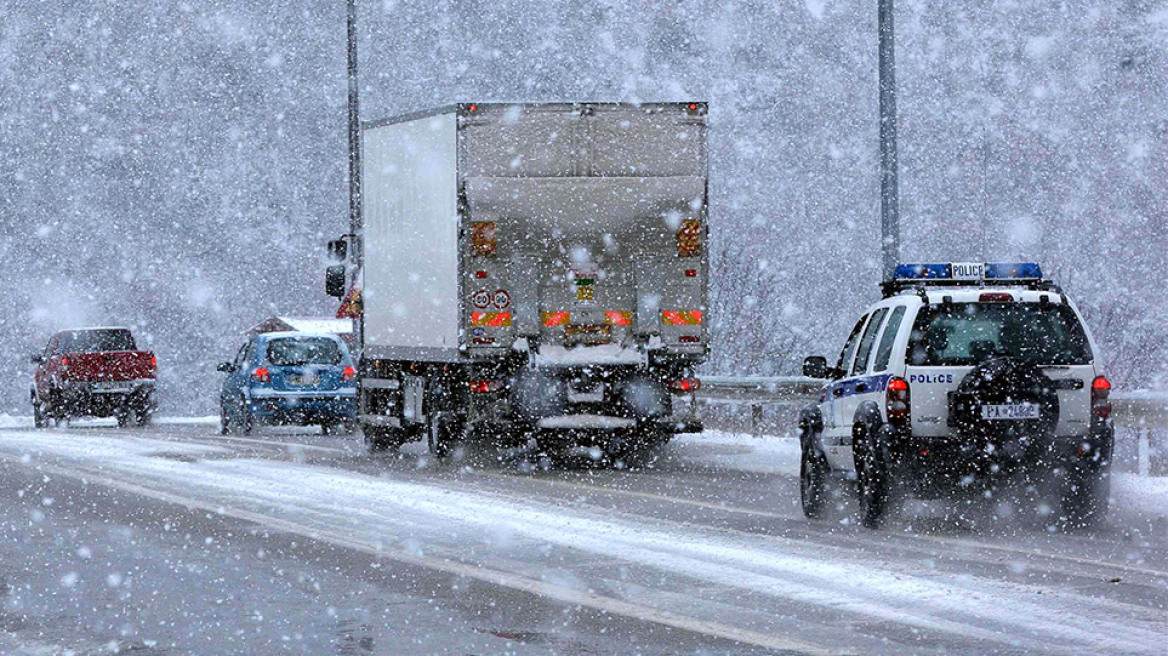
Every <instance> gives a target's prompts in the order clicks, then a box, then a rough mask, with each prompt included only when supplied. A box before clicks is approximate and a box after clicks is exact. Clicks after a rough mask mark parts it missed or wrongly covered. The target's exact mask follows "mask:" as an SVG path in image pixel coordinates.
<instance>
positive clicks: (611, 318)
mask: <svg viewBox="0 0 1168 656" xmlns="http://www.w3.org/2000/svg"><path fill="white" fill-rule="evenodd" d="M604 323H607V324H608V325H610V326H631V325H633V313H632V312H605V313H604Z"/></svg>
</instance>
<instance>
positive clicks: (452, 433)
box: [426, 412, 462, 460]
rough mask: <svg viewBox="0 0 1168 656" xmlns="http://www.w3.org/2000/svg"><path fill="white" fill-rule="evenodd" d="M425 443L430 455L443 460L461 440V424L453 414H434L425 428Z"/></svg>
mask: <svg viewBox="0 0 1168 656" xmlns="http://www.w3.org/2000/svg"><path fill="white" fill-rule="evenodd" d="M426 429H427V430H426V441H427V446H429V449H430V455H432V456H434V457H435V458H438V459H439V460H443V459H445V458H446V457H447V456H449V455H450V453H451V452H452V451H453V450H454V446H455V444H456V443H457V442H458V441H460V440H461V439H462V422H461V421H460V420H459V419H458V416H457V415H455V414H454V413H453V412H434V413H431V415H430V422H429V424H428V425H427V426H426Z"/></svg>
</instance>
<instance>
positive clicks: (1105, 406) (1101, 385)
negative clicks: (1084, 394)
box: [1091, 376, 1111, 419]
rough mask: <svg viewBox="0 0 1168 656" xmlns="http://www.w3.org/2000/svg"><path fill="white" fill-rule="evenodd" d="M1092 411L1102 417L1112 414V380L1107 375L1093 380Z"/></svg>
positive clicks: (1105, 417)
mask: <svg viewBox="0 0 1168 656" xmlns="http://www.w3.org/2000/svg"><path fill="white" fill-rule="evenodd" d="M1091 412H1092V413H1094V415H1095V416H1096V417H1099V418H1100V419H1107V418H1108V417H1110V416H1111V381H1110V380H1107V377H1106V376H1096V377H1095V380H1093V381H1091Z"/></svg>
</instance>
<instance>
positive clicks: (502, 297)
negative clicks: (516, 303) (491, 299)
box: [495, 289, 511, 310]
mask: <svg viewBox="0 0 1168 656" xmlns="http://www.w3.org/2000/svg"><path fill="white" fill-rule="evenodd" d="M509 305H511V295H510V294H508V293H507V292H506V291H504V290H502V289H500V290H499V291H497V292H495V307H497V308H499V309H500V310H502V309H503V308H505V307H507V306H509Z"/></svg>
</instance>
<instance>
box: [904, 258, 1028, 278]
mask: <svg viewBox="0 0 1168 656" xmlns="http://www.w3.org/2000/svg"><path fill="white" fill-rule="evenodd" d="M892 278H893V280H895V281H896V282H911V281H930V280H936V281H947V282H958V281H971V282H981V281H988V280H1028V281H1029V280H1034V281H1040V280H1042V267H1040V266H1038V264H1037V263H1035V262H985V263H982V262H952V263H937V264H900V265H897V267H896V269H895V271H893V274H892Z"/></svg>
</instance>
